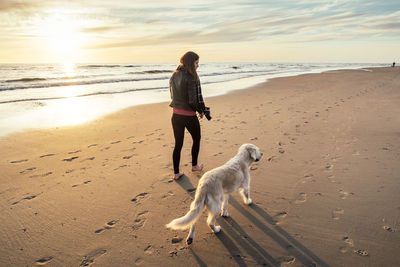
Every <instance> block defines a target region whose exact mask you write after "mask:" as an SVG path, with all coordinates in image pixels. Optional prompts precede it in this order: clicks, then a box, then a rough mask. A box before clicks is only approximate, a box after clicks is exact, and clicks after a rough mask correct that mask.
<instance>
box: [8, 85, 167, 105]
mask: <svg viewBox="0 0 400 267" xmlns="http://www.w3.org/2000/svg"><path fill="white" fill-rule="evenodd" d="M163 89H165V90H166V88H165V87H152V88H139V89H127V90H120V91H99V92H93V93H88V94H80V95H74V96H54V97H37V98H24V99H13V100H6V101H0V104H8V103H18V102H29V101H46V100H57V99H67V98H76V97H87V96H96V95H114V94H124V93H131V92H139V91H146V90H163Z"/></svg>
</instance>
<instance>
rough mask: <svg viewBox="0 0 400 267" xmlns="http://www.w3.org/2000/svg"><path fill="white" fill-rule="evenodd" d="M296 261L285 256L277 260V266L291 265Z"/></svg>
mask: <svg viewBox="0 0 400 267" xmlns="http://www.w3.org/2000/svg"><path fill="white" fill-rule="evenodd" d="M295 261H296V258H295V257H292V256H285V257H281V258H279V259H278V263H279V266H286V265H289V264H293V263H294V262H295Z"/></svg>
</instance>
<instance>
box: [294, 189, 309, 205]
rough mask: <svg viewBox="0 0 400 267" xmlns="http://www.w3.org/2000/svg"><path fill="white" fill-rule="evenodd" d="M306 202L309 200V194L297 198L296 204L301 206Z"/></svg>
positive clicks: (301, 194)
mask: <svg viewBox="0 0 400 267" xmlns="http://www.w3.org/2000/svg"><path fill="white" fill-rule="evenodd" d="M306 200H307V194H306V193H303V192H302V193H300V194H299V195H298V196H297V197H296V199H295V203H296V204H300V203H303V202H305V201H306Z"/></svg>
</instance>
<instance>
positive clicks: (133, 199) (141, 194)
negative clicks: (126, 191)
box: [131, 192, 149, 204]
mask: <svg viewBox="0 0 400 267" xmlns="http://www.w3.org/2000/svg"><path fill="white" fill-rule="evenodd" d="M148 194H149V193H147V192H143V193H140V194H138V195H136V197H134V198H132V199H131V201H132V202H134V203H137V204H139V203H140V201H141V200H142V199H144V198H145V197H146V196H147V195H148Z"/></svg>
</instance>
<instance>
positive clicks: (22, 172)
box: [19, 167, 36, 174]
mask: <svg viewBox="0 0 400 267" xmlns="http://www.w3.org/2000/svg"><path fill="white" fill-rule="evenodd" d="M33 170H36V167H32V168H28V169H25V170H23V171H20V172H19V173H20V174H24V173H25V172H30V171H33Z"/></svg>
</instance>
